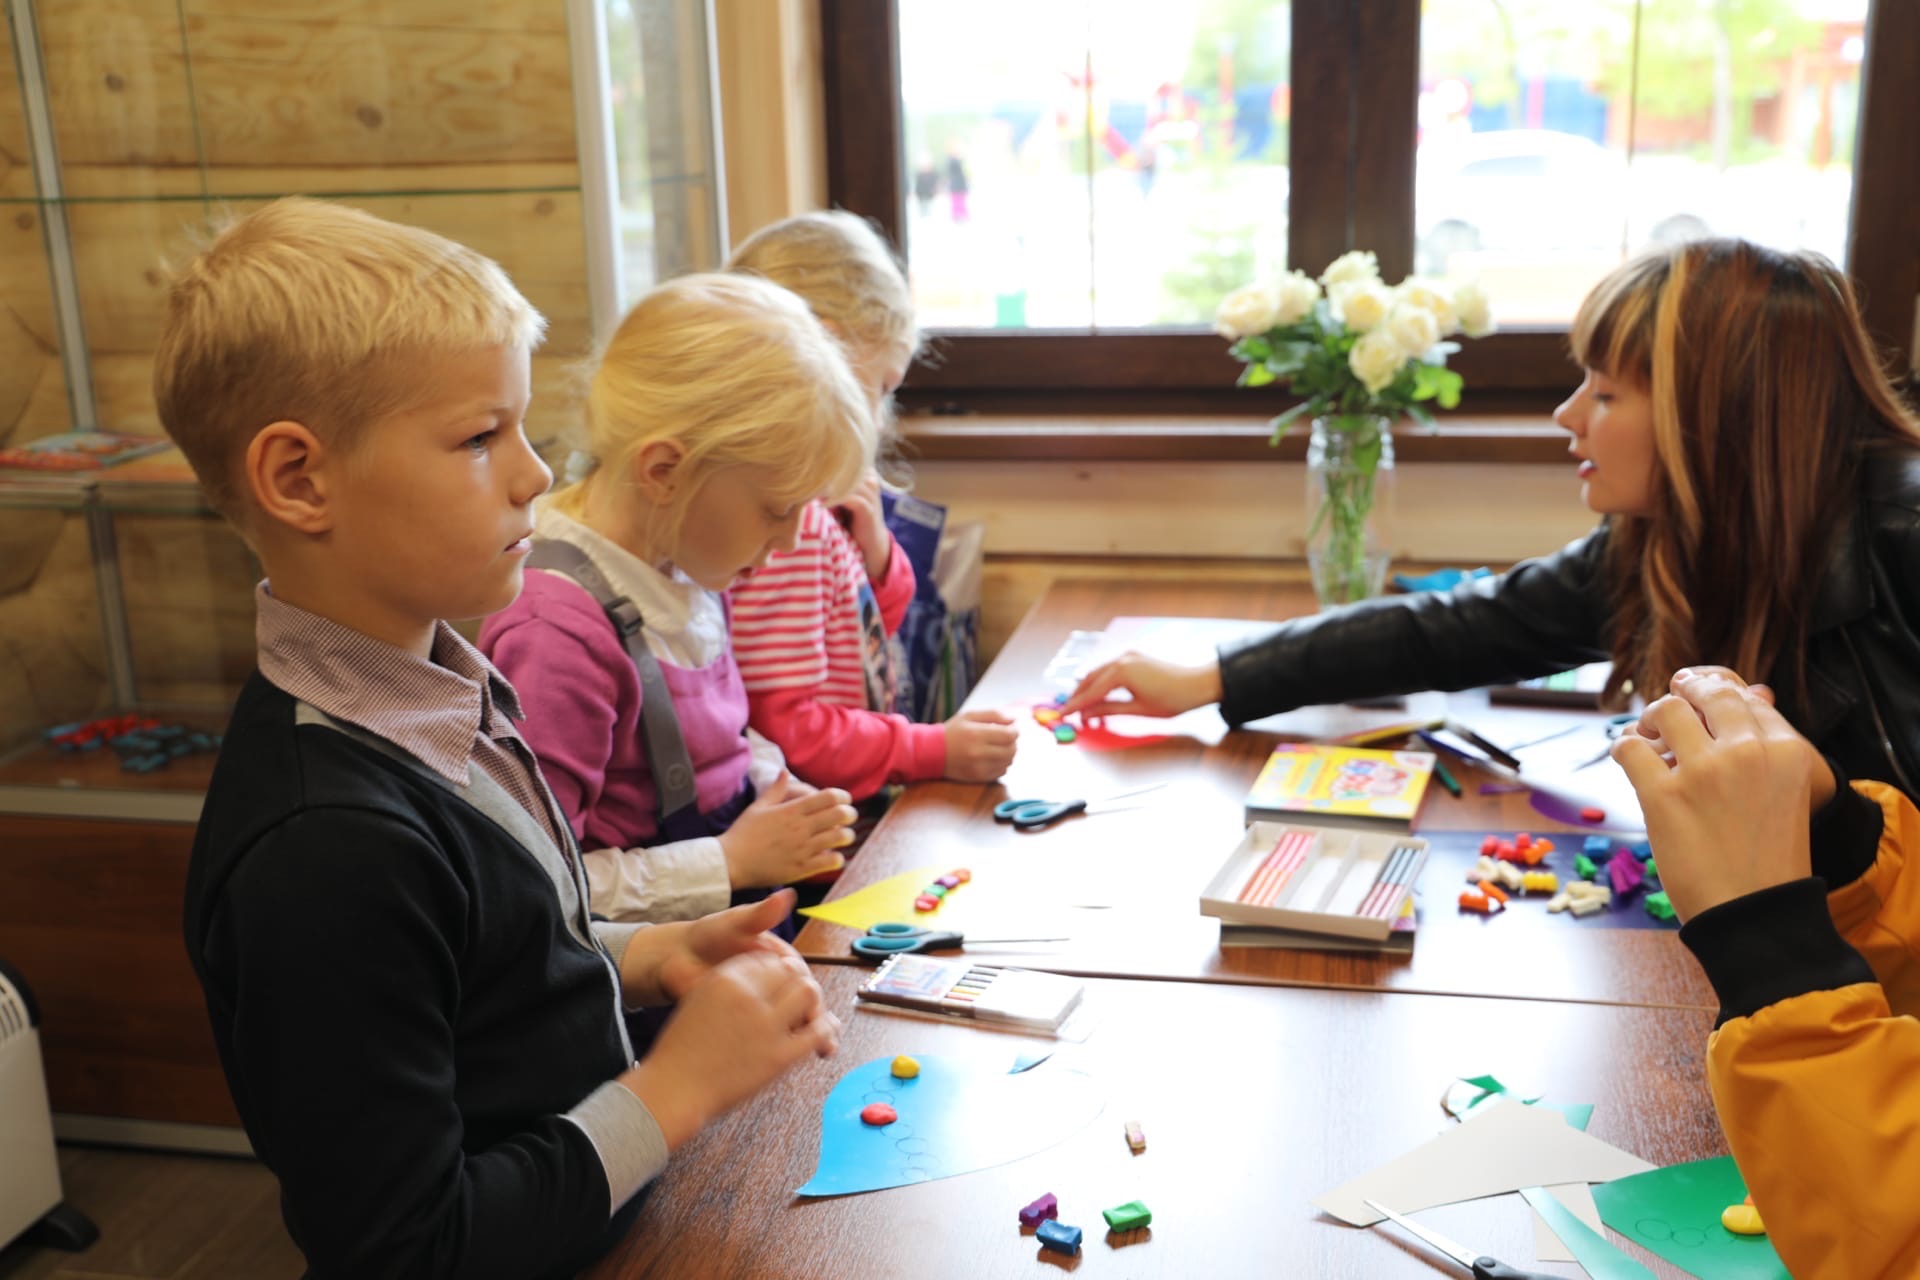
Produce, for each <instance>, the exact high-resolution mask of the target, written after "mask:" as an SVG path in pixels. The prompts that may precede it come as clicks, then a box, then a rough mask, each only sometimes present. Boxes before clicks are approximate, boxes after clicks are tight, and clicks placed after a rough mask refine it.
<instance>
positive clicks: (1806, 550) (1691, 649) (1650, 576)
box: [1571, 239, 1920, 703]
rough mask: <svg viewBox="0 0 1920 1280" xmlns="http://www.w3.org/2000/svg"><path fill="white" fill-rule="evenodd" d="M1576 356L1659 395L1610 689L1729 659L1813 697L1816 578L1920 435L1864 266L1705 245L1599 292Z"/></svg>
mask: <svg viewBox="0 0 1920 1280" xmlns="http://www.w3.org/2000/svg"><path fill="white" fill-rule="evenodd" d="M1571 341H1572V347H1573V354H1574V358H1575V359H1577V360H1578V361H1579V362H1580V363H1581V364H1583V365H1585V366H1586V367H1588V368H1590V369H1594V370H1598V371H1599V372H1602V373H1604V374H1606V375H1608V376H1610V377H1614V378H1619V379H1622V380H1625V381H1627V382H1630V383H1632V384H1633V385H1635V386H1637V387H1640V388H1642V389H1643V390H1645V391H1646V392H1647V393H1648V397H1649V400H1650V402H1651V406H1652V415H1653V435H1654V449H1655V453H1656V456H1657V457H1658V459H1659V464H1660V465H1659V466H1658V467H1657V468H1656V470H1655V477H1654V492H1653V495H1652V505H1651V510H1650V512H1649V514H1647V515H1645V516H1615V517H1613V518H1612V523H1611V531H1610V534H1609V539H1608V544H1609V545H1608V580H1609V587H1610V590H1611V592H1612V596H1613V601H1612V603H1613V611H1614V612H1613V616H1614V634H1613V637H1612V650H1613V662H1614V673H1613V679H1612V682H1611V683H1610V685H1609V687H1608V695H1609V697H1610V699H1611V700H1613V701H1615V702H1619V701H1621V700H1622V699H1623V697H1624V693H1625V686H1626V684H1627V683H1628V682H1629V681H1630V682H1632V684H1633V686H1634V688H1635V690H1636V691H1638V692H1639V693H1640V694H1642V695H1643V696H1644V697H1646V698H1648V699H1652V698H1655V697H1658V696H1659V695H1660V694H1661V693H1663V692H1665V690H1666V687H1667V684H1668V681H1669V680H1670V679H1671V677H1672V675H1673V672H1674V671H1676V670H1677V669H1679V668H1680V667H1682V666H1687V665H1694V664H1702V663H1713V664H1719V665H1723V666H1728V667H1732V668H1733V669H1734V670H1736V671H1739V672H1741V673H1742V674H1743V675H1745V676H1747V677H1748V678H1749V679H1755V680H1768V681H1772V682H1773V683H1775V685H1776V686H1777V687H1778V688H1779V690H1780V692H1781V694H1782V696H1783V697H1784V698H1786V699H1787V700H1788V702H1789V703H1793V702H1797V701H1798V700H1799V699H1800V698H1801V697H1802V696H1803V695H1804V683H1805V671H1804V645H1805V639H1806V635H1807V631H1808V626H1809V623H1810V621H1811V619H1810V617H1809V612H1810V609H1811V606H1812V596H1813V592H1814V589H1815V587H1816V586H1817V584H1818V575H1819V574H1820V572H1821V571H1822V570H1823V568H1824V566H1825V556H1826V555H1827V553H1828V548H1829V546H1830V544H1831V542H1832V539H1833V537H1834V534H1835V531H1836V529H1837V527H1838V524H1839V523H1840V522H1841V521H1842V520H1845V519H1849V518H1851V516H1852V513H1853V511H1854V509H1855V508H1856V506H1857V504H1858V497H1857V493H1858V485H1859V477H1860V474H1861V469H1862V468H1863V467H1864V466H1867V465H1870V458H1871V455H1872V453H1873V451H1874V450H1876V449H1881V448H1886V447H1893V446H1904V447H1908V448H1913V447H1920V421H1916V419H1915V416H1914V414H1913V413H1912V411H1911V410H1909V409H1908V408H1907V407H1906V406H1905V405H1904V404H1902V403H1901V401H1900V400H1899V398H1898V396H1897V395H1896V394H1895V392H1894V390H1893V387H1892V384H1891V383H1890V382H1889V380H1888V378H1887V375H1886V371H1885V369H1884V368H1882V367H1881V364H1880V362H1879V358H1878V355H1877V353H1876V351H1875V349H1874V347H1873V344H1872V340H1871V339H1870V338H1869V337H1868V336H1867V333H1866V330H1865V328H1864V327H1863V326H1862V324H1861V321H1860V315H1859V308H1858V306H1857V305H1856V303H1855V300H1854V295H1853V289H1852V286H1851V285H1850V284H1849V282H1848V280H1847V277H1846V276H1845V274H1844V273H1842V272H1841V271H1840V270H1839V269H1838V268H1836V267H1835V266H1834V265H1833V264H1832V263H1831V262H1828V261H1827V260H1826V259H1825V258H1823V257H1821V256H1820V255H1819V254H1815V253H1809V252H1797V253H1794V252H1782V251H1778V250H1773V249H1768V248H1764V247H1762V246H1759V245H1755V244H1750V243H1748V242H1746V241H1742V240H1730V239H1717V240H1697V241H1693V242H1690V243H1687V244H1684V245H1679V246H1676V247H1674V248H1671V249H1666V250H1661V251H1658V252H1655V253H1652V254H1649V255H1647V256H1645V257H1642V258H1638V259H1636V260H1634V261H1632V262H1628V263H1626V264H1624V265H1623V266H1621V267H1619V268H1617V269H1616V270H1615V271H1614V272H1612V273H1611V274H1610V275H1609V276H1608V277H1607V278H1606V279H1604V280H1602V281H1601V282H1600V284H1599V285H1597V286H1595V288H1594V290H1593V291H1592V292H1591V293H1590V294H1589V295H1588V296H1587V299H1586V301H1585V302H1583V303H1582V304H1581V307H1580V311H1579V314H1578V315H1577V316H1576V317H1575V320H1574V325H1573V331H1572V334H1571Z"/></svg>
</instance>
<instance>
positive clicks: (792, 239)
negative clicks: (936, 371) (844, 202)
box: [727, 209, 920, 359]
mask: <svg viewBox="0 0 1920 1280" xmlns="http://www.w3.org/2000/svg"><path fill="white" fill-rule="evenodd" d="M727 270H729V271H742V272H747V273H750V274H752V275H757V276H765V277H766V278H767V279H769V280H771V281H773V282H774V283H775V284H778V285H783V286H785V287H786V288H788V289H791V290H792V291H793V292H795V293H797V294H799V295H800V297H801V298H803V299H804V300H805V301H806V303H807V305H808V306H809V307H812V308H813V313H814V314H815V315H817V316H819V317H820V318H821V319H822V320H824V321H826V322H827V323H828V324H829V325H831V326H833V328H834V329H835V330H836V331H837V332H838V333H839V334H840V336H841V337H842V338H843V339H844V340H845V341H846V343H847V345H848V346H849V347H852V348H856V349H859V348H864V349H867V350H883V351H897V352H900V353H902V354H903V355H905V356H906V357H907V358H908V359H912V358H913V356H914V355H915V354H916V353H917V352H918V351H919V350H920V327H919V325H918V324H917V323H915V321H914V318H913V293H912V291H911V290H910V289H908V287H907V276H906V272H904V271H902V270H901V268H900V261H899V259H897V258H896V257H894V255H893V250H891V249H889V248H888V247H887V242H886V241H885V240H884V239H883V238H882V237H881V235H880V233H879V232H878V231H877V230H875V229H874V226H873V224H872V223H870V222H868V221H867V220H866V219H864V218H860V217H856V216H855V215H853V214H851V213H848V212H846V211H845V210H842V209H834V210H831V211H826V212H819V213H803V214H800V215H798V216H797V217H792V218H786V219H783V220H782V221H780V222H776V223H774V224H772V225H771V226H766V227H762V228H761V229H760V230H758V231H756V232H754V233H753V234H752V235H750V236H748V237H747V238H746V240H745V241H744V242H742V244H741V245H740V247H739V248H738V249H735V250H734V251H733V257H732V258H730V259H728V261H727Z"/></svg>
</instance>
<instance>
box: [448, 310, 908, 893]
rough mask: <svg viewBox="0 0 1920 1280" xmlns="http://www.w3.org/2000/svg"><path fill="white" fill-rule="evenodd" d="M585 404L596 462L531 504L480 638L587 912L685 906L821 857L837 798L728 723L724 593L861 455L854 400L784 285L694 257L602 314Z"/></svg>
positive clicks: (840, 815) (833, 841)
mask: <svg viewBox="0 0 1920 1280" xmlns="http://www.w3.org/2000/svg"><path fill="white" fill-rule="evenodd" d="M587 420H588V433H589V439H588V442H587V443H588V453H589V454H590V455H591V458H592V459H593V460H594V463H595V465H594V468H593V470H592V471H591V473H590V474H588V475H587V477H586V478H585V479H584V480H581V481H579V482H578V483H576V484H572V485H569V486H568V487H566V488H564V489H561V490H559V491H557V492H555V493H554V494H552V495H551V496H549V497H548V498H546V499H544V500H543V501H542V502H541V503H539V504H538V506H537V507H536V508H535V517H534V518H535V527H534V539H535V545H534V552H533V555H532V556H531V557H530V559H529V561H528V564H529V567H530V568H533V569H544V570H545V571H544V572H529V573H528V574H527V575H526V585H525V587H524V589H523V590H522V591H521V593H520V597H519V599H517V600H516V601H515V602H514V603H513V604H512V605H511V606H510V607H509V608H507V609H505V610H504V611H502V612H500V613H497V614H494V615H493V616H492V617H490V618H488V619H487V621H486V623H485V624H484V625H483V626H482V627H481V631H480V647H481V649H482V650H483V651H484V652H485V653H486V655H487V656H488V657H489V658H490V659H492V661H493V663H494V665H495V666H497V667H498V668H499V669H500V671H501V672H502V673H503V674H504V675H505V676H506V677H507V679H508V680H509V681H511V682H512V683H513V685H514V687H515V688H516V689H517V690H519V693H520V702H521V706H522V709H523V710H524V711H525V712H526V721H525V723H524V725H523V726H522V729H521V731H522V735H523V736H524V738H525V739H526V741H527V743H528V744H529V745H530V746H531V747H532V748H533V751H534V753H535V755H536V756H538V758H539V761H540V769H541V772H542V773H543V774H545V775H546V778H547V781H548V783H549V784H550V786H551V787H552V789H553V793H554V797H555V799H556V800H558V801H559V803H560V806H561V808H562V809H563V810H564V811H565V812H566V815H567V819H568V821H569V822H570V823H571V825H572V827H573V831H574V834H575V836H577V837H578V838H579V841H580V846H581V848H582V849H583V850H586V851H587V852H586V853H585V854H584V855H583V856H584V859H585V862H586V873H587V880H588V884H589V887H590V888H591V891H592V901H593V909H594V910H595V911H596V912H599V913H600V914H602V915H605V916H608V917H610V918H612V919H614V920H647V921H654V922H660V921H668V920H683V919H692V918H696V917H698V916H701V915H704V914H706V913H708V912H711V911H715V910H718V909H720V908H722V907H725V906H726V905H727V904H728V902H729V901H730V900H732V899H734V898H736V897H740V896H758V894H759V893H762V892H764V891H765V890H766V889H768V888H771V887H773V886H776V885H782V884H788V883H791V882H794V881H796V880H801V879H805V878H807V877H809V876H813V875H818V874H820V873H822V872H825V871H831V870H833V869H836V868H838V867H839V866H841V865H843V864H844V861H845V859H844V857H843V856H842V855H841V854H840V853H839V852H838V850H840V849H842V848H844V847H846V846H847V845H848V844H850V843H851V842H852V832H851V831H850V829H849V824H850V823H851V822H852V821H853V819H854V811H853V809H852V808H851V806H850V805H849V803H848V796H847V794H846V792H844V791H841V790H836V789H827V790H818V791H817V790H815V789H814V788H813V787H812V786H809V785H807V784H805V783H803V782H800V781H797V780H795V779H793V778H790V777H789V776H788V774H787V772H786V768H785V764H784V762H783V760H782V757H781V753H780V750H779V748H778V747H775V746H773V745H772V744H771V743H769V742H767V741H766V740H764V739H762V738H760V737H759V735H757V734H754V733H753V732H751V731H750V730H749V729H748V727H747V694H746V690H745V689H744V688H743V687H742V685H741V682H740V672H739V670H738V668H737V667H736V666H735V665H734V661H733V656H732V653H731V649H730V645H729V642H728V634H727V627H728V622H727V607H726V600H725V596H724V594H723V593H724V592H725V590H726V588H727V586H728V584H730V583H731V582H733V580H734V579H735V578H737V577H738V576H739V575H741V574H742V573H746V572H749V571H751V570H753V569H755V568H757V567H759V566H761V565H764V564H765V563H766V561H767V559H768V557H769V556H770V555H771V554H773V553H774V552H775V551H776V550H784V549H790V548H792V547H793V546H794V545H795V541H796V538H797V536H798V531H799V527H800V525H801V522H802V521H803V519H804V518H805V516H806V513H807V511H808V510H809V509H810V505H811V504H812V502H813V500H814V499H816V498H818V497H819V496H820V495H822V494H825V493H841V492H845V491H846V490H847V489H849V488H851V487H852V486H853V485H854V484H856V483H857V482H858V480H859V478H860V477H861V476H862V475H863V474H865V473H866V471H867V469H868V468H869V467H870V466H871V464H872V459H873V448H874V435H875V432H874V426H873V412H872V407H871V402H870V399H869V397H868V396H867V394H866V392H865V391H864V390H863V389H862V388H861V386H860V384H859V383H858V382H857V381H856V380H855V378H854V376H853V373H852V372H851V370H849V368H848V367H847V362H846V359H845V357H844V356H843V354H842V352H841V349H840V346H839V344H838V343H837V342H835V341H834V340H833V339H832V337H831V336H829V335H828V333H827V332H826V330H825V329H824V328H822V326H821V325H820V322H819V321H818V320H816V319H815V318H814V317H813V315H812V314H810V313H809V312H808V310H807V308H806V306H805V304H803V303H802V302H800V300H799V299H797V298H795V297H794V296H793V295H792V294H790V293H788V292H787V291H786V290H784V289H782V288H780V287H778V286H777V285H773V284H770V283H768V282H767V281H764V280H757V279H754V278H752V277H749V276H740V275H719V274H713V275H695V276H685V277H682V278H680V279H678V280H675V281H672V282H671V283H669V284H666V285H663V286H661V287H660V288H658V289H656V290H654V291H653V292H652V293H650V294H649V295H647V297H645V298H644V299H642V300H641V302H640V303H639V305H638V306H636V307H635V308H634V309H633V311H632V312H631V313H630V314H629V315H628V316H627V318H626V319H625V320H624V321H623V322H622V323H621V325H620V328H619V330H618V331H617V332H616V333H615V334H614V336H613V339H612V341H611V342H610V343H609V344H608V345H607V349H606V351H605V353H604V355H603V356H602V357H601V360H600V364H599V367H598V368H597V369H596V370H595V372H594V375H593V381H592V386H591V388H590V390H589V392H588V397H587ZM741 891H748V892H746V893H742V892H741Z"/></svg>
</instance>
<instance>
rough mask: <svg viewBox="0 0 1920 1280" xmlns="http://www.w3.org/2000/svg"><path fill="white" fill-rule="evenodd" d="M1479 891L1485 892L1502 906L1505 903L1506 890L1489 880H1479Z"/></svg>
mask: <svg viewBox="0 0 1920 1280" xmlns="http://www.w3.org/2000/svg"><path fill="white" fill-rule="evenodd" d="M1480 892H1482V893H1484V894H1486V895H1487V896H1488V897H1489V898H1492V899H1493V900H1494V901H1495V902H1497V903H1499V904H1500V905H1501V906H1503V907H1504V906H1506V905H1507V891H1506V890H1505V889H1502V888H1501V887H1500V886H1499V885H1497V884H1495V883H1494V882H1493V881H1491V880H1486V881H1483V882H1481V885H1480Z"/></svg>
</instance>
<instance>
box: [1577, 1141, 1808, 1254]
mask: <svg viewBox="0 0 1920 1280" xmlns="http://www.w3.org/2000/svg"><path fill="white" fill-rule="evenodd" d="M1746 1194H1747V1184H1746V1180H1745V1179H1744V1178H1742V1177H1741V1176H1740V1170H1739V1169H1738V1168H1736V1167H1735V1166H1734V1163H1733V1157H1732V1156H1721V1157H1719V1158H1718V1159H1715V1160H1696V1161H1694V1162H1692V1163H1691V1164H1676V1165H1673V1166H1671V1167H1669V1168H1665V1169H1654V1170H1651V1171H1649V1172H1647V1173H1636V1174H1634V1175H1632V1176H1631V1177H1627V1178H1615V1179H1614V1180H1613V1181H1612V1182H1603V1183H1600V1184H1598V1185H1597V1186H1595V1187H1594V1189H1593V1202H1594V1203H1595V1204H1596V1205H1598V1206H1599V1208H1600V1220H1601V1221H1602V1222H1604V1223H1606V1224H1607V1225H1608V1226H1609V1227H1612V1228H1613V1229H1614V1230H1615V1231H1618V1232H1619V1233H1620V1234H1621V1235H1623V1236H1625V1237H1626V1238H1627V1239H1629V1240H1631V1241H1633V1242H1634V1243H1635V1244H1637V1245H1639V1246H1640V1247H1641V1248H1643V1249H1646V1250H1648V1251H1649V1252H1652V1253H1656V1254H1659V1255H1660V1256H1661V1257H1662V1258H1665V1259H1666V1260H1667V1261H1668V1262H1671V1263H1673V1264H1674V1265H1675V1266H1676V1267H1679V1268H1681V1269H1682V1270H1684V1271H1686V1272H1687V1273H1688V1274H1690V1275H1696V1276H1712V1277H1713V1278H1714V1280H1785V1278H1786V1276H1787V1269H1786V1267H1785V1266H1783V1265H1781V1262H1780V1255H1779V1254H1777V1253H1775V1252H1774V1249H1773V1245H1772V1244H1771V1243H1769V1242H1768V1240H1767V1238H1766V1237H1765V1236H1741V1235H1735V1234H1734V1233H1733V1232H1731V1231H1729V1230H1727V1229H1726V1228H1725V1227H1723V1226H1721V1225H1720V1211H1721V1210H1722V1209H1725V1208H1726V1207H1727V1206H1728V1205H1730V1204H1739V1203H1740V1202H1741V1201H1742V1200H1743V1199H1745V1198H1746ZM1567 1247H1568V1248H1570V1249H1572V1248H1573V1242H1572V1241H1570V1240H1569V1241H1567ZM1574 1252H1575V1253H1576V1254H1577V1253H1578V1252H1579V1251H1578V1250H1577V1249H1575V1250H1574Z"/></svg>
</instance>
